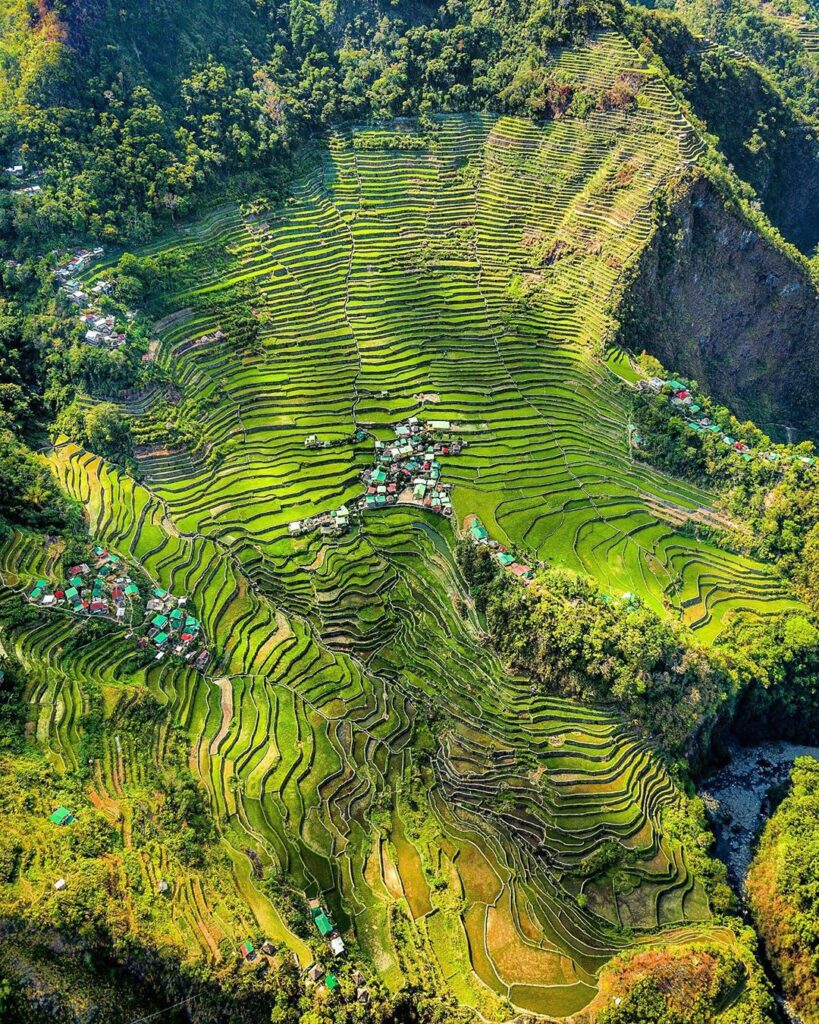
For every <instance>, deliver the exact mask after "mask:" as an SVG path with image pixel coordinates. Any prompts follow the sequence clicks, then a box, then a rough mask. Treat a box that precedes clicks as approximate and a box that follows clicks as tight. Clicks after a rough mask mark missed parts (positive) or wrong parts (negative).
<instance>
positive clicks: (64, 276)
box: [54, 246, 136, 349]
mask: <svg viewBox="0 0 819 1024" xmlns="http://www.w3.org/2000/svg"><path fill="white" fill-rule="evenodd" d="M103 251H104V250H103V249H102V247H101V246H98V247H97V248H96V249H80V250H78V251H77V252H75V253H74V255H73V256H72V257H71V259H70V260H69V261H68V262H67V263H66V264H64V265H63V266H61V267H60V268H59V269H58V270H57V272H56V274H55V275H54V276H55V278H56V280H57V286H58V288H59V290H60V293H61V294H62V295H64V296H65V298H66V299H67V300H68V302H69V303H71V305H72V306H78V307H79V310H80V312H79V319H80V323H81V325H82V326H83V327H84V328H85V334H84V335H83V339H84V341H85V343H86V344H87V345H93V346H95V347H96V348H108V349H117V348H121V347H122V346H123V345H124V344H125V342H126V340H127V335H126V333H125V331H123V330H121V329H120V328H119V327H118V325H117V318H116V317H115V316H114V315H113V314H111V313H107V314H106V313H105V312H103V310H101V309H100V306H99V300H100V299H101V298H102V296H103V295H109V294H110V292H111V289H112V287H113V284H112V282H111V281H105V280H101V281H97V283H96V284H95V285H94V286H93V288H92V289H91V292H90V293H89V292H86V291H83V288H82V285H81V283H80V281H79V280H78V279H77V277H76V276H75V275H76V274H77V273H79V272H80V271H81V270H83V269H84V268H85V267H86V266H87V265H88V264H89V263H90V262H91V260H93V259H96V258H97V257H98V256H102V254H103ZM135 315H136V314H135V313H134V312H132V311H130V310H129V311H128V312H127V313H126V314H125V318H126V320H128V321H130V320H133V319H134V317H135Z"/></svg>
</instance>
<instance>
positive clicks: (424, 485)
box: [359, 416, 467, 516]
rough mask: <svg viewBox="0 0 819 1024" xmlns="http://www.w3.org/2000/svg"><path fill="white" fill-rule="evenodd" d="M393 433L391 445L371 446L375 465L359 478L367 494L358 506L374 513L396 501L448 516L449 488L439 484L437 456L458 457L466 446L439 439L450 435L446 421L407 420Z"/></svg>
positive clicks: (440, 481) (449, 427) (386, 443)
mask: <svg viewBox="0 0 819 1024" xmlns="http://www.w3.org/2000/svg"><path fill="white" fill-rule="evenodd" d="M393 431H394V433H395V440H394V441H376V442H375V463H374V465H373V466H371V467H369V468H368V469H365V470H364V471H363V472H362V474H361V479H362V482H363V483H364V486H365V487H366V488H367V490H366V493H365V494H364V496H363V497H362V498H361V500H360V502H359V506H360V507H361V508H362V509H377V508H383V507H384V506H386V505H395V504H397V503H398V502H399V501H400V502H401V503H402V504H408V505H417V506H420V507H421V508H427V509H429V510H430V511H432V512H437V513H439V514H440V515H444V516H451V515H452V500H451V497H450V492H451V490H452V485H451V484H445V483H443V481H442V480H441V463H440V461H439V456H441V455H458V454H460V452H461V450H462V449H463V448H465V447H466V445H467V442H466V441H464V440H454V439H453V440H449V439H445V438H444V439H442V437H443V435H447V434H452V432H453V424H451V423H450V422H449V420H427V421H424V422H422V421H421V420H420V419H419V418H418V417H417V416H411V417H410V418H409V419H408V420H405V421H404V422H403V423H398V424H396V425H395V426H394V427H393ZM436 435H437V438H436Z"/></svg>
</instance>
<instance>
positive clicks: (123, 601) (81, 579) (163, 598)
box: [27, 546, 211, 672]
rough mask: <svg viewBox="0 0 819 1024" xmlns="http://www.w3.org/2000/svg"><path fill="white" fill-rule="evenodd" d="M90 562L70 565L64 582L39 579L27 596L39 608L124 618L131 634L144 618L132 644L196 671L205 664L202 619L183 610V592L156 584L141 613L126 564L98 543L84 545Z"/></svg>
mask: <svg viewBox="0 0 819 1024" xmlns="http://www.w3.org/2000/svg"><path fill="white" fill-rule="evenodd" d="M89 562H90V564H89ZM89 562H81V563H79V564H78V565H72V566H71V568H70V569H69V570H68V579H67V580H66V581H64V582H59V583H57V584H51V583H50V582H49V581H48V580H46V579H38V580H37V581H36V582H35V584H34V586H33V587H32V589H31V591H30V592H29V593H28V595H27V596H28V600H29V601H30V602H31V603H32V604H36V605H40V606H41V607H44V608H62V609H65V610H67V611H70V612H73V613H74V614H77V615H88V616H96V617H101V618H107V619H109V620H113V621H114V622H118V623H120V624H123V625H125V624H127V625H129V626H130V627H131V629H132V631H131V632H129V633H128V637H132V636H134V635H135V633H134V630H135V629H136V628H137V626H138V623H142V628H144V623H145V621H146V620H147V622H148V628H147V632H146V633H145V634H144V635H141V636H140V637H139V639H138V640H137V644H138V646H139V647H141V648H143V649H145V648H148V647H149V646H153V647H154V648H155V649H156V660H157V661H161V660H162V659H163V658H164V657H165V655H166V654H168V653H169V652H171V653H173V654H176V655H178V656H179V657H182V658H184V660H185V661H187V662H188V663H189V664H192V665H193V666H194V668H196V669H198V670H199V671H200V672H201V671H204V669H206V668H207V667H208V665H209V664H210V658H211V655H210V651H209V650H208V649H207V647H205V646H204V645H203V642H202V624H201V622H200V621H199V619H197V618H195V617H194V616H193V615H190V614H189V613H188V612H187V610H186V607H185V606H186V605H187V598H186V597H175V596H174V595H173V594H170V593H168V591H167V590H163V589H162V588H161V587H155V588H154V590H153V592H152V593H151V596H150V597H149V598H148V600H147V601H146V602H145V605H144V617H143V614H142V607H143V606H142V600H143V598H142V593H141V591H140V588H139V586H138V585H137V583H136V582H135V580H134V579H133V578H132V577H131V576H130V575H129V574H128V571H127V569H128V566H127V564H126V563H124V562H123V561H122V560H121V559H120V558H119V557H118V556H117V555H114V554H111V552H109V551H108V550H107V548H102V547H99V546H95V547H93V548H91V549H89Z"/></svg>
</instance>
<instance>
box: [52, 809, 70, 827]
mask: <svg viewBox="0 0 819 1024" xmlns="http://www.w3.org/2000/svg"><path fill="white" fill-rule="evenodd" d="M48 820H49V821H51V822H53V823H54V824H55V825H68V824H69V823H70V822H72V821H73V820H74V815H73V814H72V813H71V811H69V809H68V808H67V807H58V808H57V809H56V810H55V811H54V812H53V813H52V815H51V816H50V817H49V819H48Z"/></svg>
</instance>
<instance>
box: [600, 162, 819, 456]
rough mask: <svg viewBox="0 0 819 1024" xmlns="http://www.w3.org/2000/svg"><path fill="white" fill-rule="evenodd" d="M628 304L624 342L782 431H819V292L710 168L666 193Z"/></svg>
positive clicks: (740, 411)
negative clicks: (721, 188)
mask: <svg viewBox="0 0 819 1024" xmlns="http://www.w3.org/2000/svg"><path fill="white" fill-rule="evenodd" d="M660 214H661V216H660V225H659V228H658V231H657V234H656V236H655V238H654V240H653V241H652V243H651V245H650V246H649V247H648V249H647V250H646V252H645V253H644V255H643V257H642V259H641V262H640V265H639V268H638V270H637V272H636V273H635V276H634V278H633V279H632V281H631V283H630V285H629V286H628V288H627V290H626V294H625V297H624V300H623V304H622V307H621V325H622V326H621V336H620V340H621V342H622V343H623V344H624V345H626V346H627V347H630V348H631V349H633V350H636V351H641V350H642V349H645V350H646V351H647V352H650V353H651V354H652V355H654V356H656V357H657V358H658V359H659V360H660V361H661V362H662V363H663V364H664V365H665V366H666V367H667V368H668V369H669V370H672V371H673V372H674V373H678V374H683V375H685V376H688V377H692V378H694V379H696V380H697V381H699V383H700V384H702V385H704V386H705V387H706V388H707V389H708V390H709V391H710V393H711V394H712V395H713V397H714V398H716V399H717V400H718V401H721V402H724V403H725V404H726V405H728V406H730V407H731V409H732V410H733V411H734V412H736V414H737V415H738V416H740V417H748V418H752V419H754V420H755V421H756V422H757V423H758V424H759V425H760V426H761V427H763V429H766V430H768V431H769V432H771V433H772V434H773V435H775V436H777V437H781V438H784V437H785V436H786V434H787V433H788V431H787V430H786V428H792V434H793V437H794V439H796V438H797V437H804V436H809V437H819V402H818V401H817V393H818V391H819V293H817V289H816V286H815V284H814V283H813V281H812V280H811V279H810V277H809V275H808V274H807V272H806V271H805V269H804V268H803V267H802V266H800V265H799V264H798V263H797V262H796V261H794V260H791V259H790V258H789V257H788V255H787V254H786V253H785V252H782V251H780V250H779V249H778V248H777V247H776V246H775V245H774V244H773V243H772V242H771V241H770V240H769V239H767V238H765V237H764V236H763V235H761V234H760V233H759V232H757V231H756V230H754V229H753V227H752V226H751V225H749V224H748V223H747V222H746V221H745V220H744V219H743V218H742V217H741V216H739V215H738V214H737V213H734V212H732V211H731V210H729V209H727V208H726V206H725V204H724V202H723V200H722V198H721V197H720V195H719V194H718V193H717V191H716V189H715V188H714V187H713V185H712V184H711V183H710V182H709V181H708V180H707V179H706V178H704V177H701V176H698V177H696V178H694V179H691V180H689V181H688V182H686V183H685V184H684V186H682V187H681V188H679V189H677V190H676V192H675V193H674V195H673V196H672V197H670V198H667V199H666V200H664V201H663V205H662V208H661V211H660Z"/></svg>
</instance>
